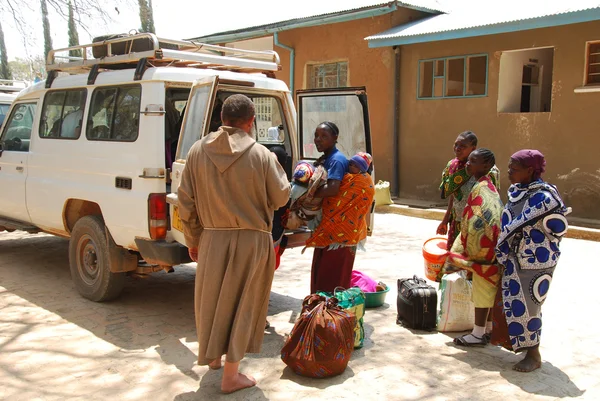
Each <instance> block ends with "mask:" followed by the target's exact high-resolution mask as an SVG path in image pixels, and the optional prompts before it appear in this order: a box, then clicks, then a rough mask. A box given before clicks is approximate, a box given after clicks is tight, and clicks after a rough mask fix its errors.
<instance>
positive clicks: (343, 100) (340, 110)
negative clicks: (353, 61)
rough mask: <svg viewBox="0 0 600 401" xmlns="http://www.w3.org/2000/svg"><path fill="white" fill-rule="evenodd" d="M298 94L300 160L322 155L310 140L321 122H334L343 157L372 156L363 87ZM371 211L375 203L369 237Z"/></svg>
mask: <svg viewBox="0 0 600 401" xmlns="http://www.w3.org/2000/svg"><path fill="white" fill-rule="evenodd" d="M297 95H298V103H297V104H298V135H299V136H300V138H299V142H300V159H301V160H316V159H317V158H319V156H321V154H320V153H319V152H318V151H317V148H316V147H315V145H314V142H313V140H314V133H315V129H316V128H317V126H318V125H319V124H320V123H322V122H323V121H331V122H334V123H335V124H336V125H337V126H338V128H339V129H340V135H339V137H338V144H337V148H338V149H339V150H340V151H341V152H342V153H343V154H345V155H346V157H348V158H350V157H352V156H354V155H355V154H356V153H358V152H367V153H369V154H371V155H373V149H372V147H371V125H370V122H369V106H368V104H367V91H366V89H365V87H351V88H322V89H308V90H299V91H297ZM374 164H375V163H373V165H374ZM372 168H373V167H372ZM369 172H370V174H371V177H372V178H373V181H375V171H374V170H371V169H370V171H369ZM374 208H375V201H373V204H372V205H371V213H370V216H369V219H368V220H367V222H368V227H367V232H368V235H371V234H372V232H373V210H374Z"/></svg>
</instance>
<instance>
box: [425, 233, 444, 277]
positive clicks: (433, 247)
mask: <svg viewBox="0 0 600 401" xmlns="http://www.w3.org/2000/svg"><path fill="white" fill-rule="evenodd" d="M447 243H448V240H447V239H446V237H433V238H430V239H428V240H427V241H425V243H424V244H423V259H424V260H425V277H427V278H428V279H429V280H431V281H436V278H437V276H438V274H439V273H440V271H441V270H442V267H443V266H444V262H446V257H447V256H448V251H447V250H446V244H447Z"/></svg>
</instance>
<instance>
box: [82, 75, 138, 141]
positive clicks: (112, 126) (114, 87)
mask: <svg viewBox="0 0 600 401" xmlns="http://www.w3.org/2000/svg"><path fill="white" fill-rule="evenodd" d="M129 88H139V89H140V104H139V105H138V106H139V107H138V121H137V131H136V134H135V138H133V139H128V140H123V139H113V138H91V137H90V136H89V135H88V123H89V122H90V112H91V109H92V106H93V102H94V95H95V94H96V92H97V91H101V90H110V89H116V90H117V93H116V100H118V99H119V95H120V91H121V90H122V89H129ZM142 90H143V88H142V85H141V84H136V83H134V84H131V83H129V84H124V85H106V86H98V87H96V88H94V90H93V91H92V95H91V97H90V106H89V109H90V110H88V115H87V118H86V125H85V139H87V140H88V141H94V142H122V143H133V142H135V141H137V140H138V138H139V137H140V122H141V118H142V114H143V113H142ZM116 100H115V104H114V110H113V114H112V119H111V121H110V127H109V130H110V131H109V132H110V134H112V132H113V129H114V126H115V117H116V115H117V113H116V109H117V102H116Z"/></svg>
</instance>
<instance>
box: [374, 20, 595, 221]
mask: <svg viewBox="0 0 600 401" xmlns="http://www.w3.org/2000/svg"><path fill="white" fill-rule="evenodd" d="M589 40H600V22H590V23H584V24H576V25H568V26H563V27H556V28H546V29H538V30H531V31H523V32H516V33H510V34H502V35H493V36H482V37H478V38H469V39H461V40H452V41H439V42H432V43H424V44H415V45H408V46H403V47H402V50H401V57H402V62H401V100H400V109H401V112H400V195H401V196H402V197H406V198H413V199H426V200H432V201H433V200H436V199H437V200H439V192H438V185H439V180H440V173H441V170H442V168H443V167H444V166H445V163H446V162H447V161H448V160H449V159H450V158H452V157H453V153H452V144H453V142H454V140H455V138H456V136H457V134H459V133H460V132H462V131H465V130H472V131H474V132H475V133H476V134H477V135H478V136H479V139H480V146H483V147H488V148H490V149H492V150H493V151H494V153H495V154H496V160H497V164H498V166H499V167H500V169H501V173H502V189H503V191H502V192H505V191H504V190H506V189H507V187H508V185H509V183H508V179H507V177H506V166H507V163H508V159H509V157H510V155H511V154H512V153H513V152H515V151H517V150H519V149H522V148H536V149H539V150H540V151H542V152H543V153H544V154H545V155H546V159H547V173H546V174H545V179H546V180H547V181H549V182H551V183H553V184H556V185H557V186H558V188H559V190H560V191H561V193H562V195H563V197H564V199H565V201H566V202H567V204H568V205H570V206H572V207H573V216H575V217H579V218H590V219H600V207H599V205H600V157H599V155H598V154H599V151H598V149H599V148H600V132H599V128H600V112H599V110H600V92H597V93H574V89H575V88H578V87H581V86H582V83H583V73H584V62H585V57H584V52H585V43H586V41H589ZM546 46H552V47H554V59H553V76H552V92H551V103H552V105H551V111H550V112H547V113H499V112H498V111H497V110H498V109H497V108H498V93H499V74H500V59H501V55H502V51H508V50H517V49H529V48H538V47H546ZM475 53H487V54H488V55H489V67H488V68H489V72H488V74H489V77H488V95H487V97H480V98H471V99H436V100H431V99H428V100H417V99H416V97H417V66H418V61H419V60H421V59H428V58H436V57H448V56H459V55H466V54H475ZM547 78H548V79H550V78H549V77H547ZM387 85H388V84H387V83H386V86H387ZM370 100H371V99H370ZM380 105H381V104H380ZM386 160H387V159H386Z"/></svg>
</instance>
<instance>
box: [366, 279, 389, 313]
mask: <svg viewBox="0 0 600 401" xmlns="http://www.w3.org/2000/svg"><path fill="white" fill-rule="evenodd" d="M379 284H382V285H384V286H385V290H383V291H377V292H365V307H366V308H377V307H379V306H381V305H383V303H384V302H385V296H386V295H387V293H388V292H390V287H388V286H387V285H386V284H384V283H379Z"/></svg>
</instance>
